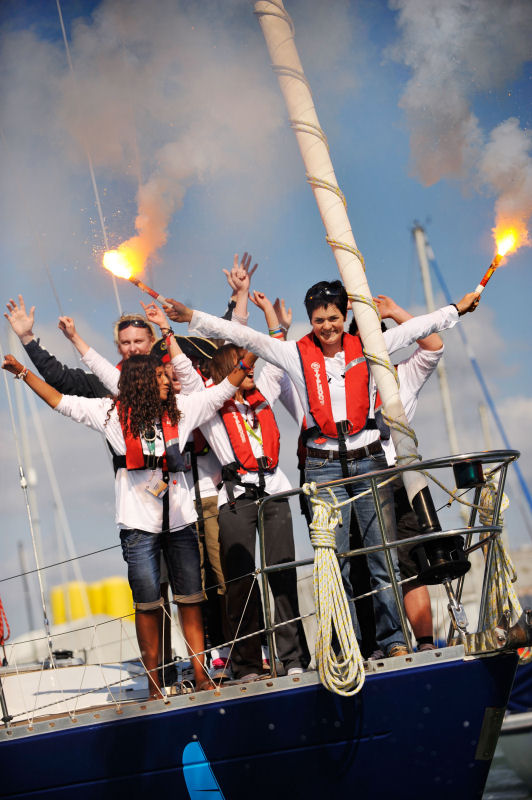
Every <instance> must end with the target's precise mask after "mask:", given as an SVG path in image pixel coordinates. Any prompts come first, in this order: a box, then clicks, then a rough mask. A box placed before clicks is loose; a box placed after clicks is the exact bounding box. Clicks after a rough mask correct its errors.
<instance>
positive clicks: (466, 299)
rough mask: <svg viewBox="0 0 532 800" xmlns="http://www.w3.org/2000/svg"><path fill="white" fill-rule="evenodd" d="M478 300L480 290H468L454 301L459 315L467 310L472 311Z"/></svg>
mask: <svg viewBox="0 0 532 800" xmlns="http://www.w3.org/2000/svg"><path fill="white" fill-rule="evenodd" d="M479 302H480V292H468V293H467V294H465V295H464V296H463V297H462V299H461V300H459V301H458V303H456V308H457V309H458V313H459V315H460V316H462V314H467V312H468V311H474V310H475V309H476V307H477V306H478V304H479Z"/></svg>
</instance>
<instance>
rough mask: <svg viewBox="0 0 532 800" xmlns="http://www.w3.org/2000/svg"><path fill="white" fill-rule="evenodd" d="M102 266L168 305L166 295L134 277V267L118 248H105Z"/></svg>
mask: <svg viewBox="0 0 532 800" xmlns="http://www.w3.org/2000/svg"><path fill="white" fill-rule="evenodd" d="M103 266H104V267H105V269H107V270H109V272H111V273H112V274H113V275H115V277H117V278H125V279H126V280H128V281H130V283H133V284H135V286H137V287H138V288H139V289H140V290H141V292H146V294H149V295H150V297H153V298H154V300H157V302H158V303H161V304H165V305H169V303H168V300H167V299H166V297H163V295H161V294H159V293H158V292H156V291H155V289H151V288H150V287H149V286H146V284H145V283H143V282H142V281H141V280H139V278H135V276H134V272H135V267H134V266H133V264H132V263H131V260H130V259H129V258H128V257H127V256H126V254H125V253H123V252H121V251H120V250H107V252H106V253H104V256H103Z"/></svg>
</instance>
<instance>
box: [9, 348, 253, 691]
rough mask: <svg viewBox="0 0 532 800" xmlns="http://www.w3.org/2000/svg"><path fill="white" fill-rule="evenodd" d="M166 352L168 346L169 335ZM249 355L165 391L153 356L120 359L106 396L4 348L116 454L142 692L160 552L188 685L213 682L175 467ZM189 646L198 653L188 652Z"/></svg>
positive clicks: (31, 382)
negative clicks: (74, 390)
mask: <svg viewBox="0 0 532 800" xmlns="http://www.w3.org/2000/svg"><path fill="white" fill-rule="evenodd" d="M168 344H169V348H170V352H171V354H172V356H173V360H175V361H178V360H179V358H182V357H183V356H179V355H176V353H177V348H176V347H175V341H174V339H173V336H171V337H169V342H168ZM255 360H256V359H255V356H253V355H252V354H246V355H245V357H244V359H242V360H241V361H240V362H239V363H238V364H236V365H235V367H234V369H233V370H232V371H231V373H230V374H229V375H228V377H227V379H226V380H224V381H223V382H222V383H221V384H219V385H218V386H216V387H213V388H212V389H211V390H210V391H208V392H197V393H194V394H190V395H187V396H183V395H177V396H176V395H174V394H173V392H171V391H170V381H169V379H168V377H167V375H166V374H165V370H164V367H163V366H161V365H160V364H159V363H158V362H157V360H156V359H154V358H153V357H152V356H142V355H135V356H131V358H129V359H128V360H127V361H125V362H124V363H123V366H122V371H121V375H120V380H119V384H118V393H117V395H116V397H114V398H86V397H77V396H73V395H62V394H61V393H60V392H58V391H57V390H56V389H54V388H53V387H52V386H50V385H49V384H47V383H46V382H45V381H43V380H42V379H41V378H39V377H38V376H37V375H35V374H34V373H32V372H30V371H29V370H28V369H27V368H24V367H23V366H22V364H20V363H19V362H18V361H17V360H16V359H15V358H14V356H12V355H7V356H6V358H5V361H4V363H3V365H2V366H3V368H4V369H6V370H8V371H9V372H11V373H12V374H14V375H15V377H17V378H20V379H22V380H24V381H25V383H27V384H28V386H29V387H30V388H31V389H32V390H33V391H34V392H35V393H36V394H37V395H38V396H39V397H41V398H42V399H43V400H44V401H45V402H46V403H47V404H48V405H49V406H50V407H51V408H54V409H56V410H57V411H59V412H60V413H61V414H63V415H64V416H67V417H71V418H72V419H73V420H74V421H76V422H81V423H82V424H84V425H86V426H87V427H89V428H92V429H93V430H96V431H99V432H100V433H103V434H104V435H105V437H106V439H107V440H108V442H109V443H110V444H111V446H112V448H113V450H114V451H115V453H117V454H118V455H119V456H120V461H119V463H118V467H119V468H118V469H117V472H116V479H115V497H116V517H115V519H116V523H117V525H118V528H119V530H120V540H121V544H122V552H123V556H124V559H125V561H126V562H127V565H128V580H129V583H130V586H131V590H132V593H133V601H134V605H135V626H136V631H137V639H138V643H139V648H140V652H141V656H142V659H143V662H144V666H145V668H146V671H147V673H148V676H149V689H150V697H151V698H152V699H157V698H160V697H161V696H162V694H161V688H160V681H159V677H158V674H157V662H158V654H159V649H160V647H159V646H160V616H161V607H162V605H163V599H162V598H161V596H160V581H159V579H160V554H161V551H163V552H164V554H165V557H166V561H167V564H168V571H169V575H170V583H171V586H172V591H173V595H174V600H175V602H177V604H178V608H179V612H180V616H181V622H182V627H183V633H184V636H185V640H186V642H187V647H188V649H189V653H190V654H191V661H192V666H193V669H194V677H195V682H196V689H198V690H202V689H209V688H213V684H212V683H210V682H209V680H208V679H207V673H206V671H205V669H204V657H203V650H204V642H203V624H202V615H201V608H200V603H201V602H202V601H203V591H202V585H201V575H200V558H199V549H198V539H197V533H196V529H195V527H194V523H195V521H196V519H197V515H196V511H195V509H194V502H193V497H192V495H191V492H190V490H189V488H188V486H187V483H186V481H185V477H184V470H185V469H186V465H185V461H184V459H183V456H182V453H181V451H182V449H183V447H184V445H185V443H186V441H187V438H188V436H189V434H190V432H191V431H193V430H194V429H195V428H197V427H198V426H199V425H202V424H203V423H204V422H206V421H207V420H209V419H210V418H211V417H212V416H214V414H215V413H216V411H217V410H218V408H220V407H221V406H222V405H223V404H224V403H225V402H226V401H227V400H229V399H230V398H231V397H233V395H234V394H235V391H236V389H237V387H238V386H239V385H240V383H241V382H242V381H243V380H244V379H245V377H246V375H247V373H248V372H249V370H250V368H251V366H252V365H253V364H254V362H255ZM196 654H198V655H196Z"/></svg>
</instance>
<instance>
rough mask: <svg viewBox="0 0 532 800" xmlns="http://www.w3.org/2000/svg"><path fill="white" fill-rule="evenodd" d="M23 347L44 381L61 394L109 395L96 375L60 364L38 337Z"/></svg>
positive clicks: (80, 395)
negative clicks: (42, 345)
mask: <svg viewBox="0 0 532 800" xmlns="http://www.w3.org/2000/svg"><path fill="white" fill-rule="evenodd" d="M24 349H25V351H26V353H27V354H28V356H29V357H30V358H31V360H32V362H33V364H34V366H35V367H36V369H37V370H38V371H39V373H40V374H41V375H42V377H43V378H44V380H45V381H46V383H49V384H50V386H53V387H54V389H57V391H58V392H61V394H74V395H78V397H109V396H110V392H109V391H108V390H107V389H106V388H105V386H104V385H103V383H102V382H101V381H100V380H99V379H98V378H97V377H96V375H93V374H92V373H91V372H85V371H84V370H82V369H79V368H78V369H74V368H73V367H66V366H65V365H64V364H61V362H60V361H58V360H57V358H56V357H55V356H53V355H52V354H51V353H49V352H48V350H45V349H44V347H41V345H40V339H32V341H31V342H29V343H28V344H25V345H24Z"/></svg>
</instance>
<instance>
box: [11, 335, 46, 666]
mask: <svg viewBox="0 0 532 800" xmlns="http://www.w3.org/2000/svg"><path fill="white" fill-rule="evenodd" d="M0 361H1V362H2V363H3V361H4V352H3V349H2V346H1V345H0ZM3 373H4V383H5V387H6V394H7V401H8V406H9V415H10V418H11V426H12V431H13V438H14V440H15V450H16V453H17V460H18V465H19V467H18V468H19V475H20V487H21V489H22V491H23V493H24V499H25V503H26V512H27V515H28V522H29V527H30V534H31V542H32V545H33V555H34V558H35V564H36V566H37V569H36V570H35V571H36V573H37V578H38V581H39V591H40V595H41V608H42V612H43V618H44V629H45V631H46V637H47V642H48V650H49V654H50V663H51V664H52V665H53V666H54V665H55V660H54V657H53V653H52V634H51V629H50V621H49V619H48V610H47V607H46V598H45V595H44V583H43V579H42V574H41V568H40V563H39V555H38V552H37V542H36V539H35V531H34V528H33V519H32V514H31V508H30V504H29V497H28V482H27V480H26V476H25V474H24V467H23V462H22V453H21V450H20V442H19V439H18V435H17V429H16V425H15V413H14V409H13V402H12V399H11V392H10V390H9V383H8V380H7V373H6V372H5V370H4V371H3Z"/></svg>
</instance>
